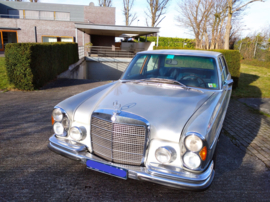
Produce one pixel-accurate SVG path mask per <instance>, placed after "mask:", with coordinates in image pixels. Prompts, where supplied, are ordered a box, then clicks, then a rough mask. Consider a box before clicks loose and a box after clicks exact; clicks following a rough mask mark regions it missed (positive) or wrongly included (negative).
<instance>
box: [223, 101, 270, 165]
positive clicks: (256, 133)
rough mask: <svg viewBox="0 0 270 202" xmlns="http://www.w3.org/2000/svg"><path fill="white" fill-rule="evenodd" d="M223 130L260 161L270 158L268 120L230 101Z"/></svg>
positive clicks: (269, 126)
mask: <svg viewBox="0 0 270 202" xmlns="http://www.w3.org/2000/svg"><path fill="white" fill-rule="evenodd" d="M223 128H224V129H225V130H226V131H227V132H228V133H229V134H230V135H232V136H234V137H235V138H236V139H237V145H238V146H239V148H241V149H242V147H245V148H247V149H248V150H247V151H248V152H250V153H251V154H254V155H255V156H257V157H258V158H259V159H261V160H262V161H264V162H265V161H266V160H267V159H269V158H270V134H269V133H270V118H269V117H266V116H264V115H261V114H255V113H252V112H251V111H250V109H249V107H247V106H245V105H244V104H242V103H241V102H239V101H237V100H235V99H231V101H230V104H229V107H228V111H227V115H226V118H225V121H224V125H223Z"/></svg>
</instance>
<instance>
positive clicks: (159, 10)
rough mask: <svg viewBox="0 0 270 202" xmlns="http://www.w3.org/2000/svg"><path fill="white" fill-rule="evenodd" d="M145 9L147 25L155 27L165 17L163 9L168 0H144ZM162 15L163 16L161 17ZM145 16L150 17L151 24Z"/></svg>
mask: <svg viewBox="0 0 270 202" xmlns="http://www.w3.org/2000/svg"><path fill="white" fill-rule="evenodd" d="M146 1H147V4H148V6H147V11H145V14H146V19H145V20H146V25H147V26H148V27H149V25H150V26H151V27H156V26H158V25H159V23H160V22H161V21H162V20H163V19H164V18H165V16H163V15H164V14H165V9H166V6H167V4H168V2H169V1H170V0H146ZM162 16H163V18H161V17H162ZM147 18H150V21H151V24H149V23H148V20H147Z"/></svg>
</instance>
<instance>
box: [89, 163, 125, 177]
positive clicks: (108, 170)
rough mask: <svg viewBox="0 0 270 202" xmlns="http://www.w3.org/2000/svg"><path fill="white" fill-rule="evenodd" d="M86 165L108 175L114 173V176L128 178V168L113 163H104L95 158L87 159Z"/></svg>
mask: <svg viewBox="0 0 270 202" xmlns="http://www.w3.org/2000/svg"><path fill="white" fill-rule="evenodd" d="M86 166H87V168H89V169H91V170H95V171H98V172H101V173H105V174H108V175H112V176H114V177H119V178H122V179H125V180H126V179H127V173H128V172H127V170H126V169H123V168H118V167H115V166H112V165H107V164H104V163H100V162H97V161H93V160H87V161H86Z"/></svg>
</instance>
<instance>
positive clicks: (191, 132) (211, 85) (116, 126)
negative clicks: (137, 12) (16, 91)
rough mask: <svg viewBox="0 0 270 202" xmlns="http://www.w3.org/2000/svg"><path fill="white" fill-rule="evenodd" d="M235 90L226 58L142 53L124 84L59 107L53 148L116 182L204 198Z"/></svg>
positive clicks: (184, 52) (54, 121)
mask: <svg viewBox="0 0 270 202" xmlns="http://www.w3.org/2000/svg"><path fill="white" fill-rule="evenodd" d="M232 83H233V80H232V79H231V75H230V73H229V71H228V67H227V64H226V61H225V58H224V56H223V55H222V54H221V53H218V52H211V51H196V50H194V51H191V50H160V51H145V52H140V53H138V54H137V55H136V56H135V57H134V58H133V60H132V61H131V62H130V64H129V65H128V67H127V69H126V70H125V72H124V73H123V75H122V77H121V78H120V79H119V80H118V81H115V82H111V83H108V84H106V85H103V86H100V87H98V88H95V89H91V90H88V91H85V92H83V93H80V94H78V95H75V96H73V97H70V98H68V99H66V100H64V101H62V102H60V103H59V104H57V105H56V106H55V108H54V109H53V112H52V124H53V130H54V135H53V136H51V138H50V140H49V141H50V142H49V145H48V146H49V148H50V149H51V150H52V151H54V152H56V153H59V154H61V155H63V156H66V157H69V158H72V159H75V160H79V161H80V162H81V163H83V164H85V165H86V166H87V168H89V169H92V170H94V171H98V172H102V173H105V174H109V175H112V176H114V177H119V178H122V179H128V178H132V179H136V180H145V181H150V182H154V183H158V184H162V185H167V186H171V187H176V188H181V189H188V190H204V189H206V188H208V187H209V186H210V184H211V183H212V181H213V178H214V175H215V163H216V160H215V157H216V152H215V151H216V146H217V142H218V139H219V134H220V131H221V128H222V124H223V121H224V118H225V115H226V111H227V107H228V103H229V100H230V96H231V91H232Z"/></svg>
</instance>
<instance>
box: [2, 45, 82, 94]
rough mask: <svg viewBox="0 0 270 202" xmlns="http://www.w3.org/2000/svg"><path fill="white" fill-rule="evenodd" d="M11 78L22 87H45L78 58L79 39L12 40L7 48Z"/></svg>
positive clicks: (7, 63) (29, 88)
mask: <svg viewBox="0 0 270 202" xmlns="http://www.w3.org/2000/svg"><path fill="white" fill-rule="evenodd" d="M5 59H6V69H7V75H8V78H9V82H10V83H13V84H14V86H15V87H16V88H18V89H20V90H34V89H38V88H40V87H42V86H43V85H45V84H46V83H47V82H49V81H50V80H53V79H55V78H56V76H57V75H58V74H60V73H62V72H64V71H66V70H67V69H68V67H69V65H71V64H73V63H75V62H77V61H78V60H79V56H78V44H76V43H12V44H7V45H6V49H5Z"/></svg>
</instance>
